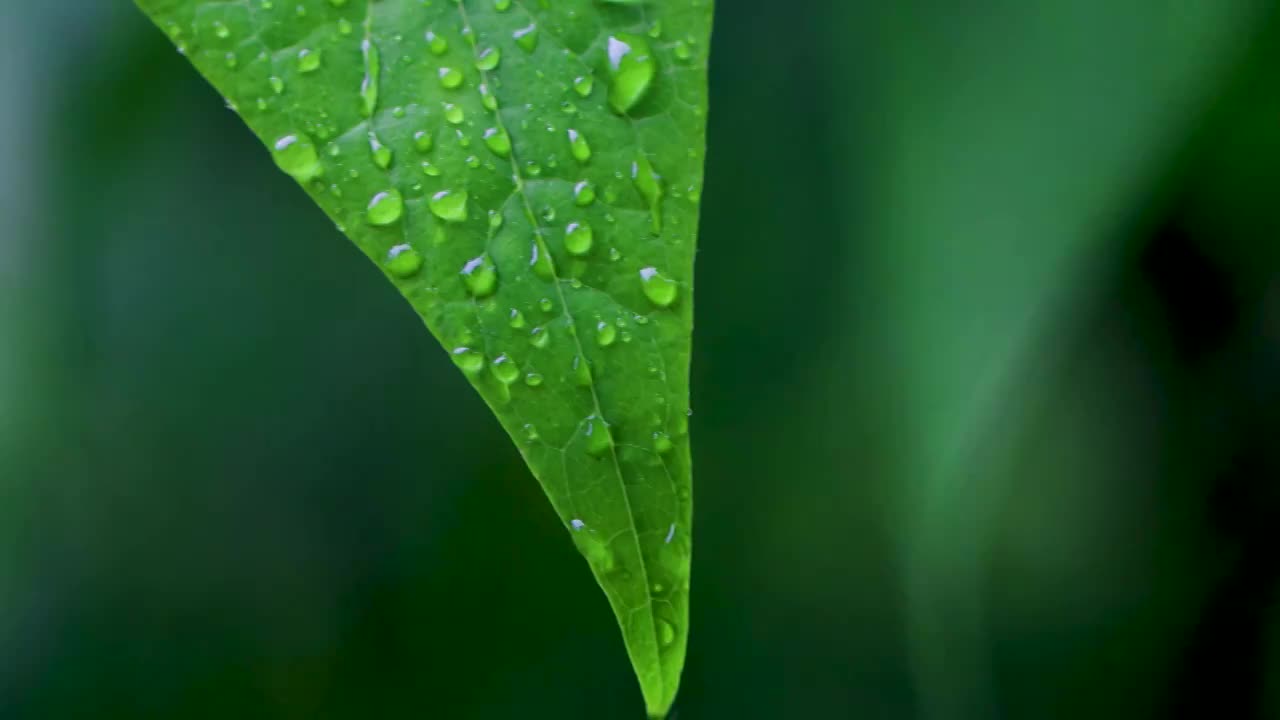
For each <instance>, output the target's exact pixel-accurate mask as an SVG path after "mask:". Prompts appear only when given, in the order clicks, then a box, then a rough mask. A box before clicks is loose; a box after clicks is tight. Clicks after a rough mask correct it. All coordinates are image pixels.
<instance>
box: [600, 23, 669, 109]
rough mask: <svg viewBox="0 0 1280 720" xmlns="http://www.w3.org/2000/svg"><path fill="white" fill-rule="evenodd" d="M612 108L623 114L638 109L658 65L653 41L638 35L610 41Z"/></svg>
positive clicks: (610, 99)
mask: <svg viewBox="0 0 1280 720" xmlns="http://www.w3.org/2000/svg"><path fill="white" fill-rule="evenodd" d="M608 54H609V71H610V73H611V75H612V78H611V81H610V83H609V105H611V106H612V107H613V109H614V110H616V111H617V112H618V113H619V114H626V113H627V112H628V111H629V110H631V108H633V107H635V106H636V104H637V103H639V102H640V100H641V99H643V98H644V96H645V94H646V93H648V92H649V86H650V85H651V84H652V83H653V76H654V74H655V73H656V71H657V65H656V63H655V62H654V60H653V53H652V52H651V51H650V49H649V41H648V40H645V39H644V38H643V37H640V36H638V35H626V34H622V35H617V36H614V37H610V38H609V46H608Z"/></svg>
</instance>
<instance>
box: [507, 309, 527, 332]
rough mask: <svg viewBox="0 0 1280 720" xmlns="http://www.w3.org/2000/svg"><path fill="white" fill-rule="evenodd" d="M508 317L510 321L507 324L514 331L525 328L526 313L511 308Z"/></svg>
mask: <svg viewBox="0 0 1280 720" xmlns="http://www.w3.org/2000/svg"><path fill="white" fill-rule="evenodd" d="M508 317H509V318H510V319H509V321H508V322H507V324H508V325H510V326H511V328H512V329H513V330H519V329H521V328H523V327H524V326H525V321H524V313H522V312H520V311H519V310H517V309H515V308H511V314H510V315H509V316H508Z"/></svg>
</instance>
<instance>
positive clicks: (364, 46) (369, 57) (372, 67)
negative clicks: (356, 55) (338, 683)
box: [360, 38, 381, 117]
mask: <svg viewBox="0 0 1280 720" xmlns="http://www.w3.org/2000/svg"><path fill="white" fill-rule="evenodd" d="M360 53H361V55H363V57H364V79H362V80H361V81H360V112H361V114H362V115H364V116H365V117H373V114H374V112H376V111H377V109H378V75H379V73H380V72H381V68H380V67H379V65H378V47H377V46H376V45H374V44H373V43H372V42H370V41H369V39H368V38H365V40H364V41H363V42H361V43H360Z"/></svg>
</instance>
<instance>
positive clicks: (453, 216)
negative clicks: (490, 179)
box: [428, 190, 467, 223]
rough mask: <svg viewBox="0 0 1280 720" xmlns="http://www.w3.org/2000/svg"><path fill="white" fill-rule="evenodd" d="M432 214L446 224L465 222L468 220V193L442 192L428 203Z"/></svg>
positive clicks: (462, 191)
mask: <svg viewBox="0 0 1280 720" xmlns="http://www.w3.org/2000/svg"><path fill="white" fill-rule="evenodd" d="M428 205H429V206H430V207H431V214H432V215H435V216H436V217H438V218H440V219H441V220H444V221H445V222H455V223H456V222H463V221H464V220H466V219H467V191H465V190H460V191H453V190H441V191H440V192H438V193H436V194H435V195H432V196H431V200H430V201H429V202H428Z"/></svg>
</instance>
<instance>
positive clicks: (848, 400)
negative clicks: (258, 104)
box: [0, 0, 1280, 720]
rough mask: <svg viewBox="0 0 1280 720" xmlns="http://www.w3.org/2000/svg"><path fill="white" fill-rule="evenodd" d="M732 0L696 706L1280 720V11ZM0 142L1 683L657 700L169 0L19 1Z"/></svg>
mask: <svg viewBox="0 0 1280 720" xmlns="http://www.w3.org/2000/svg"><path fill="white" fill-rule="evenodd" d="M277 1H279V0H277ZM302 1H305V2H312V1H314V0H302ZM469 1H470V0H469ZM717 13H718V15H717V23H718V24H717V37H716V42H717V45H716V51H715V57H714V60H713V63H712V65H713V67H712V102H713V108H712V113H713V114H712V122H711V132H712V137H711V149H710V153H709V157H710V164H709V168H708V179H707V189H706V193H705V207H704V217H703V233H702V240H701V253H700V256H699V265H698V321H697V331H696V352H695V362H694V398H693V406H694V408H695V415H694V417H693V427H692V432H693V437H694V452H695V465H696V473H695V487H696V506H697V529H696V538H697V540H696V543H695V554H694V595H693V603H694V605H693V631H692V632H693V635H692V640H691V646H690V648H691V650H690V657H689V665H688V668H687V671H686V675H685V680H684V685H683V690H682V695H681V699H680V701H679V702H678V703H677V710H678V713H679V717H680V718H681V720H697V719H699V718H716V719H720V718H726V719H729V718H734V719H736V718H763V719H769V720H774V719H777V718H828V717H831V718H843V717H864V718H929V719H933V718H997V717H1005V718H1036V719H1039V718H1084V717H1108V718H1110V717H1115V718H1165V717H1188V718H1190V717H1225V718H1249V717H1280V591H1278V589H1277V581H1278V580H1280V562H1277V561H1276V560H1275V556H1274V554H1273V553H1271V552H1269V548H1268V544H1269V542H1270V541H1272V540H1273V539H1274V536H1275V527H1276V526H1277V524H1278V518H1280V485H1278V484H1277V483H1280V451H1278V450H1277V442H1276V437H1275V436H1276V432H1277V428H1280V402H1278V401H1280V7H1277V4H1276V3H1274V2H1265V1H1261V0H1219V1H1215V2H1208V1H1206V0H1177V1H1175V0H1059V1H1053V0H977V1H974V2H964V3H961V2H941V1H940V0H901V1H899V2H887V1H884V2H868V1H852V0H850V1H849V2H840V3H835V2H830V3H825V2H793V3H778V2H771V1H769V0H721V2H720V7H719V8H718V10H717ZM0 158H2V159H0V717H3V718H24V719H25V718H63V717H93V718H107V717H120V718H143V717H145V718H231V717H270V718H318V717H337V718H404V717H431V718H435V717H441V718H456V719H462V718H477V719H479V718H520V719H521V720H528V719H530V718H542V717H545V718H631V717H639V716H640V715H641V714H642V705H641V701H640V697H639V692H638V689H637V688H636V686H635V681H634V680H633V678H632V676H631V673H630V669H629V667H628V665H627V662H626V657H625V654H624V652H623V649H622V644H621V639H620V635H619V633H618V632H617V629H616V627H615V626H614V623H613V620H612V618H611V616H610V614H609V611H608V608H607V605H606V603H605V602H604V597H603V596H602V595H601V593H600V592H599V590H598V589H597V588H596V587H595V585H594V583H593V582H592V580H591V578H590V575H589V573H588V572H587V568H586V565H585V564H584V563H583V562H582V561H581V560H580V559H579V558H578V557H577V556H576V554H575V552H574V550H573V547H572V545H571V543H570V542H568V538H566V537H565V536H564V531H563V529H562V527H561V526H560V524H559V522H558V521H557V520H556V518H555V517H554V516H553V514H552V512H551V510H550V507H549V505H548V504H547V502H546V501H545V500H544V498H543V497H542V496H541V493H540V490H539V489H538V486H537V484H536V482H534V480H533V479H532V478H531V477H530V476H529V474H528V472H527V471H526V470H525V468H524V467H523V466H522V464H521V461H520V458H519V456H518V454H517V453H516V451H515V449H514V447H513V446H512V445H511V443H510V442H509V441H508V440H507V439H506V438H505V437H504V436H503V435H502V434H501V432H500V429H499V427H498V424H497V422H496V421H495V420H494V419H493V418H492V417H491V416H490V415H489V413H488V410H487V409H485V407H484V406H483V404H482V403H481V402H480V400H479V399H478V398H476V397H474V396H473V393H472V391H471V390H470V389H469V388H467V387H466V383H465V382H464V381H463V379H462V377H461V375H460V374H459V373H458V372H457V371H456V369H455V368H453V367H452V365H451V364H450V363H449V362H448V359H447V357H446V356H445V354H444V353H443V352H442V351H441V350H440V349H439V346H438V345H437V344H436V343H435V341H434V340H433V339H431V337H430V335H429V334H428V333H427V332H426V330H425V329H424V328H423V327H421V325H420V323H419V322H418V321H417V319H416V318H415V316H414V314H413V313H412V312H411V311H410V309H409V308H408V306H407V305H405V304H404V303H403V302H402V301H401V300H400V299H399V298H398V297H397V296H396V293H395V292H394V290H393V289H392V288H391V287H390V286H388V285H386V284H385V282H383V281H382V280H381V279H380V278H379V277H378V273H377V272H376V271H375V269H374V268H372V267H369V266H368V264H367V263H366V261H364V260H363V259H361V257H360V256H359V254H358V253H357V252H356V250H355V249H354V248H353V247H351V246H350V245H349V244H348V243H347V241H346V240H344V239H343V238H342V237H341V236H340V235H339V233H338V232H337V231H336V230H335V229H334V228H333V227H332V226H331V225H330V224H328V223H327V222H326V221H325V219H324V217H323V216H322V214H321V213H320V212H318V211H317V210H315V209H314V208H313V207H311V206H310V205H309V201H308V200H307V199H306V198H305V197H304V196H303V194H302V192H301V191H299V190H298V189H297V188H296V187H295V186H294V185H293V183H292V182H291V181H290V180H289V179H288V178H286V177H285V176H284V175H282V174H280V173H279V172H278V171H277V170H275V169H274V167H272V165H271V161H270V158H269V157H268V156H267V154H266V153H265V152H263V150H262V148H261V147H259V146H257V145H256V143H255V142H254V140H253V138H252V137H251V136H250V134H249V133H248V132H247V131H246V130H245V129H244V128H243V127H241V125H240V122H239V120H238V119H237V118H236V117H235V115H233V114H232V113H231V112H229V111H227V110H226V109H224V108H223V106H222V103H221V101H220V100H219V99H218V98H217V97H216V96H215V94H214V93H213V92H212V91H211V90H210V89H209V88H208V87H207V86H206V85H205V84H204V83H203V82H202V81H201V80H199V78H198V77H197V76H196V74H195V72H194V71H193V70H192V69H191V68H190V67H189V66H188V64H187V63H186V62H185V61H184V60H182V58H180V57H178V56H177V55H176V53H175V52H174V51H173V49H172V48H171V47H170V46H169V45H168V44H167V42H166V41H165V39H164V38H163V36H162V35H161V34H160V33H159V32H157V31H155V30H154V29H153V28H151V27H150V26H149V25H148V24H147V22H146V21H145V20H144V19H143V17H142V15H141V14H140V13H139V12H137V11H136V10H135V9H134V8H133V7H132V5H130V4H129V3H127V2H124V1H123V0H112V1H111V2H90V1H89V0H81V1H79V2H57V3H54V2H48V3H34V2H27V3H17V2H6V3H4V4H3V6H2V7H0ZM410 447H413V448H418V449H420V448H423V447H426V448H427V452H425V453H424V452H421V451H420V450H417V451H415V452H408V451H407V450H406V448H410ZM424 455H426V456H428V457H431V458H432V461H431V465H430V466H429V467H423V466H420V465H416V464H411V463H410V462H409V458H420V457H423V456H424Z"/></svg>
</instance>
